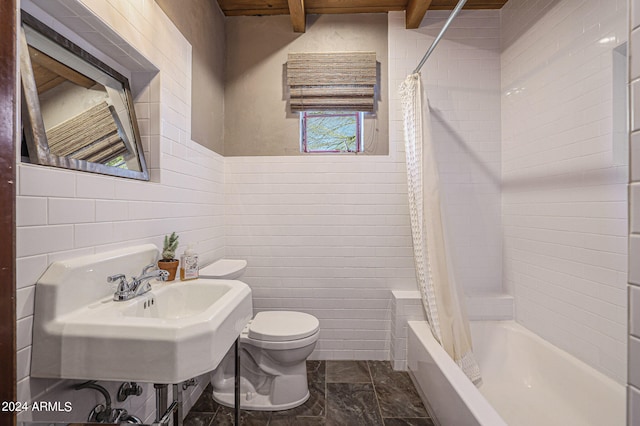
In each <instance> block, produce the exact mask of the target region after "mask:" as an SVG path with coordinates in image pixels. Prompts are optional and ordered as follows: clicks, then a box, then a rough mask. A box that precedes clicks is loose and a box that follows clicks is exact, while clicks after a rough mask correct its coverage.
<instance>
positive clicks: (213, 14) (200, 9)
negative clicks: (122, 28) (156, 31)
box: [156, 0, 225, 155]
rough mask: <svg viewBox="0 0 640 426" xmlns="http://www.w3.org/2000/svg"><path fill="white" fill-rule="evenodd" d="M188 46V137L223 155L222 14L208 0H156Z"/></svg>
mask: <svg viewBox="0 0 640 426" xmlns="http://www.w3.org/2000/svg"><path fill="white" fill-rule="evenodd" d="M156 2H157V3H158V5H159V6H160V7H161V8H162V10H163V11H164V13H166V14H167V16H168V17H169V19H171V21H173V23H174V24H175V26H176V27H178V29H179V30H180V32H181V33H182V35H184V37H185V38H186V39H187V40H188V41H189V43H191V46H192V58H191V66H192V79H191V139H192V140H194V141H195V142H198V143H199V144H200V145H202V146H204V147H206V148H209V149H211V150H213V151H215V152H217V153H218V154H221V155H224V154H225V153H224V140H223V137H224V134H223V120H224V49H225V40H224V20H225V18H224V15H223V14H222V11H220V8H219V7H218V3H217V2H215V1H212V0H189V1H187V2H184V1H175V0H156Z"/></svg>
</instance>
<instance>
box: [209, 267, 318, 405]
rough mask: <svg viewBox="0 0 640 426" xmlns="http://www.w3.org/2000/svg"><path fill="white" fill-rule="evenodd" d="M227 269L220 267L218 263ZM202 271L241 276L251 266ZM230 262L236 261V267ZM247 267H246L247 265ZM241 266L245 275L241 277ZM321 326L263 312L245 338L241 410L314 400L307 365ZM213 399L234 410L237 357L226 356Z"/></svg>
mask: <svg viewBox="0 0 640 426" xmlns="http://www.w3.org/2000/svg"><path fill="white" fill-rule="evenodd" d="M218 262H222V264H218V265H216V263H218ZM218 262H216V263H214V264H212V265H210V266H208V267H204V268H202V269H200V276H201V277H203V278H214V279H216V278H218V279H220V278H222V277H220V276H219V274H224V275H226V276H225V277H224V278H226V279H229V278H228V277H229V276H233V277H234V278H237V277H239V275H241V274H242V272H243V271H244V268H246V261H230V260H228V259H223V260H222V261H218ZM231 262H236V263H235V265H232V263H231ZM242 262H244V264H243V263H242ZM237 267H241V268H242V271H240V272H238V271H237V270H236V269H237ZM319 329H320V322H319V321H318V319H317V318H316V317H314V316H313V315H309V314H306V313H303V312H293V311H263V312H259V313H258V314H256V316H255V317H254V318H253V319H252V320H251V321H249V323H248V324H247V325H246V327H245V328H244V330H243V331H242V333H241V334H240V393H241V398H240V407H241V408H242V409H245V410H265V411H278V410H286V409H290V408H294V407H297V406H298V405H301V404H303V403H304V402H305V401H306V400H307V399H309V386H308V383H307V365H306V360H307V358H308V357H309V355H311V353H312V352H313V349H314V348H315V346H316V342H317V341H318V335H319ZM211 384H212V386H213V399H214V400H215V401H217V402H218V403H220V404H223V405H226V406H230V407H233V406H234V402H235V400H234V390H235V353H234V349H233V348H231V350H230V351H229V352H228V353H227V354H226V356H225V357H224V359H223V360H222V362H221V363H220V365H219V366H218V368H216V370H215V371H214V372H213V375H212V379H211Z"/></svg>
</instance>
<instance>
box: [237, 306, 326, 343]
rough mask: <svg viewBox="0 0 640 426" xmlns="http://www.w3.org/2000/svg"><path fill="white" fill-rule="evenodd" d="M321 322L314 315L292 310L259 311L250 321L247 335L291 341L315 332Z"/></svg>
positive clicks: (269, 340)
mask: <svg viewBox="0 0 640 426" xmlns="http://www.w3.org/2000/svg"><path fill="white" fill-rule="evenodd" d="M319 328H320V322H319V321H318V319H317V318H316V317H314V316H313V315H309V314H305V313H304V312H292V311H264V312H258V313H257V314H256V316H255V317H254V318H253V320H252V321H251V322H250V323H249V330H248V333H247V337H249V338H250V339H253V340H261V341H268V342H289V341H292V340H300V339H304V338H305V337H309V336H311V335H312V334H315V333H316V332H317V331H318V329H319Z"/></svg>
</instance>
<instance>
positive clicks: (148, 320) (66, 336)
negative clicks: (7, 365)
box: [31, 245, 253, 383]
mask: <svg viewBox="0 0 640 426" xmlns="http://www.w3.org/2000/svg"><path fill="white" fill-rule="evenodd" d="M157 254H158V252H157V249H156V247H155V246H154V245H144V246H138V247H133V248H128V249H122V250H117V251H113V252H108V253H101V254H97V255H91V256H85V257H82V258H77V259H72V260H69V261H62V262H55V263H53V264H52V265H51V266H50V267H49V269H47V271H46V272H45V274H44V275H43V276H42V278H41V279H40V280H39V281H38V283H37V284H36V311H35V318H34V326H33V327H34V331H33V355H32V363H31V375H32V376H33V377H49V378H65V379H82V380H118V381H137V382H150V383H180V382H182V381H185V380H188V379H190V378H193V377H196V376H198V375H200V374H203V373H206V372H208V371H211V370H213V369H214V368H215V367H217V365H218V364H219V363H220V361H221V360H222V358H223V357H224V355H225V353H226V352H227V351H228V350H229V348H231V346H232V345H233V343H234V341H235V340H236V339H237V338H238V336H239V335H240V332H241V331H242V329H243V328H244V326H245V325H246V324H247V323H248V322H249V320H250V319H251V316H252V314H253V309H252V303H251V290H250V288H249V287H248V286H247V285H246V284H245V283H243V282H240V281H235V280H209V279H197V280H192V281H184V282H180V281H173V282H168V283H161V282H152V290H151V291H149V292H148V293H146V294H144V295H142V296H138V297H135V298H133V299H131V300H128V301H124V302H116V301H113V300H112V296H113V292H114V288H113V287H112V286H111V285H109V284H107V281H106V277H107V276H109V275H113V274H117V273H124V274H126V275H127V276H128V277H130V276H133V275H137V274H139V273H140V271H141V270H142V268H143V267H144V266H145V265H147V264H149V263H153V261H155V259H156V257H157Z"/></svg>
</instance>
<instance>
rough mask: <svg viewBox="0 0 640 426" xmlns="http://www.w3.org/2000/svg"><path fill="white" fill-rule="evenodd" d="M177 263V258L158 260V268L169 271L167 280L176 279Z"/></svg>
mask: <svg viewBox="0 0 640 426" xmlns="http://www.w3.org/2000/svg"><path fill="white" fill-rule="evenodd" d="M178 263H180V262H179V261H178V259H171V260H164V259H160V260H158V268H160V269H163V270H165V271H167V272H169V278H167V281H173V280H175V279H176V271H177V270H178Z"/></svg>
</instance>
